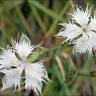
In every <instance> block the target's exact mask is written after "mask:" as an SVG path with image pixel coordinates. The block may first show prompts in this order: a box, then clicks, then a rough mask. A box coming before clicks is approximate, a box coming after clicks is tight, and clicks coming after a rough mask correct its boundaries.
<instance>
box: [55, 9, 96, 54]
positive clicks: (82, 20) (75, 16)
mask: <svg viewBox="0 0 96 96" xmlns="http://www.w3.org/2000/svg"><path fill="white" fill-rule="evenodd" d="M69 15H70V17H71V20H70V21H69V23H63V24H61V25H62V26H63V28H62V30H61V31H60V32H59V33H58V34H57V36H62V37H66V39H65V41H70V42H69V44H74V46H73V52H74V53H86V52H87V53H89V54H91V53H92V51H93V49H94V50H95V48H96V43H95V42H96V16H95V15H94V17H92V16H91V10H88V7H87V8H86V9H85V10H83V9H82V8H79V7H76V9H75V10H73V11H72V12H71V13H70V14H69Z"/></svg>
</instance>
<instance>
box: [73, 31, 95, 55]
mask: <svg viewBox="0 0 96 96" xmlns="http://www.w3.org/2000/svg"><path fill="white" fill-rule="evenodd" d="M95 42H96V33H94V32H88V33H87V34H83V36H82V37H81V38H80V39H78V40H77V41H76V42H75V43H74V44H75V45H74V48H73V52H74V53H89V54H92V49H93V48H96V43H95Z"/></svg>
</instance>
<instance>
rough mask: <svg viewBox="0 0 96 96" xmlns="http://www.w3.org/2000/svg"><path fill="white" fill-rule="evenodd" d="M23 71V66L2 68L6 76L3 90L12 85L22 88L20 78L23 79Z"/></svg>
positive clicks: (3, 81)
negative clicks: (8, 68)
mask: <svg viewBox="0 0 96 96" xmlns="http://www.w3.org/2000/svg"><path fill="white" fill-rule="evenodd" d="M22 71H23V67H22V66H21V67H19V68H15V69H10V70H2V72H3V73H4V77H3V80H2V83H3V88H2V90H4V89H6V88H10V87H15V90H16V88H17V87H18V88H19V90H20V79H21V73H22Z"/></svg>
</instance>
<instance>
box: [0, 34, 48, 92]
mask: <svg viewBox="0 0 96 96" xmlns="http://www.w3.org/2000/svg"><path fill="white" fill-rule="evenodd" d="M35 47H36V46H35V45H31V42H30V40H29V38H28V37H26V36H25V35H24V34H22V36H21V37H20V39H19V41H18V42H16V41H13V47H11V48H10V47H9V48H8V49H6V50H5V49H3V52H2V53H1V55H0V72H2V73H4V77H3V80H2V83H3V88H2V90H4V89H6V88H10V87H15V89H16V88H19V90H20V84H21V83H24V84H25V89H29V90H31V89H32V90H34V92H36V93H37V94H39V93H41V90H42V82H47V81H48V80H49V79H48V75H47V72H46V69H45V67H44V65H43V63H42V62H36V63H32V62H29V61H28V59H27V57H28V56H29V54H31V53H32V51H33V49H34V48H35ZM24 73H25V74H24ZM22 76H23V77H22ZM22 79H23V80H22ZM24 80H25V81H24ZM22 81H23V82H22Z"/></svg>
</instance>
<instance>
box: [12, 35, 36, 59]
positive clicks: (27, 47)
mask: <svg viewBox="0 0 96 96" xmlns="http://www.w3.org/2000/svg"><path fill="white" fill-rule="evenodd" d="M13 45H14V49H15V51H16V53H17V54H18V55H19V56H20V58H21V59H26V58H27V56H28V55H29V54H30V53H31V52H32V51H33V49H34V48H35V45H32V46H31V41H30V39H29V38H28V37H27V36H25V35H24V34H22V36H21V37H20V39H19V42H16V41H13Z"/></svg>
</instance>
